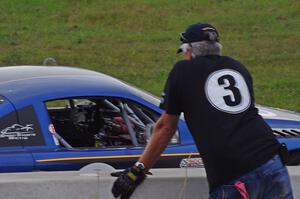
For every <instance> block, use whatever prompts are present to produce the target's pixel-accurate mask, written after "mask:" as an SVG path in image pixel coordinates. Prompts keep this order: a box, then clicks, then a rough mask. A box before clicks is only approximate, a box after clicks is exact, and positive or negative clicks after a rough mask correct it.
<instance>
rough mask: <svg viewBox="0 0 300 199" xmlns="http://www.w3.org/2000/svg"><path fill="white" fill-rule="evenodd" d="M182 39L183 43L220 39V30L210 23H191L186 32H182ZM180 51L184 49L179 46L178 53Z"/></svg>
mask: <svg viewBox="0 0 300 199" xmlns="http://www.w3.org/2000/svg"><path fill="white" fill-rule="evenodd" d="M211 33H212V34H211ZM180 41H181V42H182V44H185V43H193V42H199V41H219V32H218V31H217V29H216V28H215V27H214V26H212V25H210V24H208V23H196V24H192V25H190V26H189V27H188V28H187V29H186V30H185V32H183V33H181V34H180ZM180 52H182V50H181V49H180V48H179V49H178V51H177V53H180Z"/></svg>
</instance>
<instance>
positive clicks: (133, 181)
mask: <svg viewBox="0 0 300 199" xmlns="http://www.w3.org/2000/svg"><path fill="white" fill-rule="evenodd" d="M111 176H114V177H118V179H117V180H116V181H115V182H114V185H113V187H112V189H111V192H112V193H113V194H114V197H115V198H117V197H119V196H121V199H128V198H130V196H131V194H132V193H133V191H134V190H135V188H136V187H137V186H138V185H139V184H141V183H142V182H143V181H144V179H145V178H146V173H145V171H144V170H142V169H140V168H137V167H136V166H133V167H131V168H128V169H126V170H124V171H120V172H114V173H111Z"/></svg>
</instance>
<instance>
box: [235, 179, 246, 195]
mask: <svg viewBox="0 0 300 199" xmlns="http://www.w3.org/2000/svg"><path fill="white" fill-rule="evenodd" d="M234 187H235V188H236V189H237V190H238V191H239V192H240V194H241V196H242V197H243V199H249V195H248V192H247V190H246V187H245V183H243V182H241V181H237V182H236V183H234Z"/></svg>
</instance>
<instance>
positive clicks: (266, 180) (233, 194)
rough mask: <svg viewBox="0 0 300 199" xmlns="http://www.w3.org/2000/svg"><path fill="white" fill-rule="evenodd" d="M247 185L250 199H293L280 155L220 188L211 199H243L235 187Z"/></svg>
mask: <svg viewBox="0 0 300 199" xmlns="http://www.w3.org/2000/svg"><path fill="white" fill-rule="evenodd" d="M237 181H240V182H243V183H244V184H245V187H246V190H247V192H248V195H249V198H250V199H293V193H292V188H291V183H290V177H289V174H288V172H287V169H286V167H285V166H284V165H283V164H282V162H281V160H280V158H279V156H278V155H276V156H274V158H272V159H270V160H269V161H268V162H266V163H265V164H263V165H262V166H260V167H258V168H256V169H254V170H253V171H251V172H249V173H247V174H246V175H243V176H241V177H240V178H238V179H236V180H234V181H232V182H230V183H228V184H224V185H222V186H220V187H218V188H217V189H216V190H215V191H214V192H212V193H210V195H209V199H243V197H242V195H241V193H240V192H239V191H238V190H237V189H236V187H235V186H234V184H235V182H237Z"/></svg>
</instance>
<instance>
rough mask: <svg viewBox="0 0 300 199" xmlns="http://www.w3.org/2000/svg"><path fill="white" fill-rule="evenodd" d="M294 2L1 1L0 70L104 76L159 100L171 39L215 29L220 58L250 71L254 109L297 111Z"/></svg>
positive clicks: (299, 36) (298, 5) (298, 43)
mask: <svg viewBox="0 0 300 199" xmlns="http://www.w3.org/2000/svg"><path fill="white" fill-rule="evenodd" d="M299 10H300V1H299V0H261V1H254V0H253V1H252V0H249V1H242V0H184V1H183V0H180V1H179V0H1V1H0V65H1V66H7V65H23V64H34V65H37V64H41V63H42V61H43V59H44V58H46V57H49V56H52V57H55V58H56V59H57V60H58V63H59V64H60V65H69V66H78V67H84V68H89V69H93V70H97V71H101V72H104V73H107V74H111V75H113V76H115V77H118V78H120V79H122V80H125V81H128V82H130V83H132V84H134V85H136V86H138V87H141V88H143V89H145V90H148V91H150V92H151V93H154V94H155V95H160V92H161V90H162V88H163V85H164V82H165V79H166V77H167V74H168V71H169V70H170V69H171V67H172V65H173V64H174V63H175V62H176V61H177V60H179V59H181V58H182V57H181V56H180V55H177V54H176V50H177V48H178V46H179V40H178V38H179V33H180V32H182V31H184V29H185V28H186V26H188V25H189V24H191V23H195V22H203V21H204V22H210V23H212V24H214V25H215V26H216V27H218V29H219V31H220V33H221V42H222V44H223V46H224V50H223V54H224V55H229V56H233V57H235V58H237V59H239V60H240V61H241V62H242V63H244V64H245V65H246V66H247V67H248V69H249V70H250V71H251V72H252V75H253V79H254V89H255V94H256V98H257V103H260V104H266V105H269V106H274V107H280V108H285V109H290V110H295V111H298V112H300V100H299V99H300V20H299V19H300V12H299Z"/></svg>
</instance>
